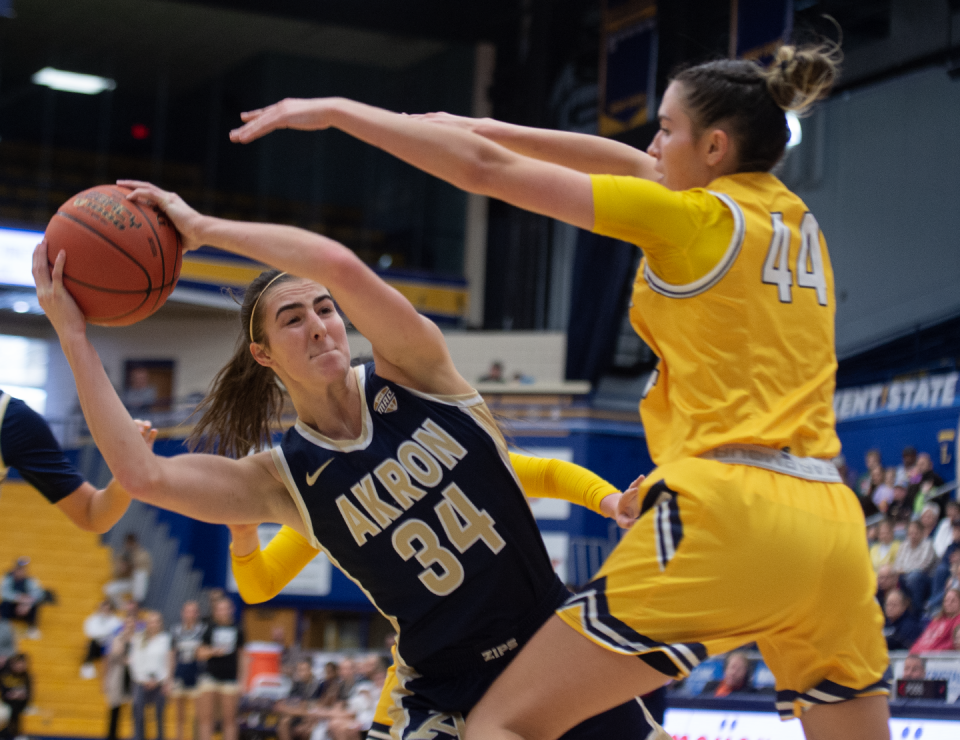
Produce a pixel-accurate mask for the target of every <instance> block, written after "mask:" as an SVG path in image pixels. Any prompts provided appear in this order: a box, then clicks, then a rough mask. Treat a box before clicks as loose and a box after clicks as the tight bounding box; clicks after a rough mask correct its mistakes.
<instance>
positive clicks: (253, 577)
mask: <svg viewBox="0 0 960 740" xmlns="http://www.w3.org/2000/svg"><path fill="white" fill-rule="evenodd" d="M393 403H396V401H395V400H394V401H393ZM510 464H511V466H512V467H513V469H514V472H515V473H516V475H517V479H518V481H519V482H520V486H521V488H522V489H523V491H524V493H525V494H526V495H527V496H528V497H529V498H560V499H564V500H567V501H571V502H572V503H575V504H578V505H580V506H584V507H586V508H588V509H591V510H592V511H594V512H596V513H598V514H600V515H601V516H609V517H612V518H614V519H617V521H618V523H619V524H620V525H621V526H623V527H624V528H629V527H630V526H632V525H633V522H634V519H633V518H631V517H627V516H618V514H617V506H616V505H617V503H619V499H620V492H619V491H618V490H617V489H616V487H614V486H613V485H611V484H610V483H608V482H607V481H605V480H604V479H603V478H601V477H600V476H598V475H596V474H595V473H593V472H591V471H589V470H587V469H586V468H582V467H580V466H579V465H575V464H574V463H570V462H566V461H563V460H554V459H547V458H539V457H531V456H528V455H521V454H518V453H515V452H511V453H510ZM637 483H639V481H637V482H635V483H634V484H633V486H631V489H628V491H630V492H631V495H632V489H633V487H634V486H636V485H637ZM230 533H231V535H232V538H233V542H232V543H231V545H230V553H231V561H232V567H233V575H234V578H235V580H236V582H237V590H238V591H239V593H240V596H241V597H242V598H243V600H244V601H245V602H247V603H248V604H259V603H263V602H264V601H268V600H270V599H272V598H273V597H274V596H276V595H277V594H279V593H280V591H281V589H283V587H284V586H286V585H287V584H288V583H289V582H290V581H291V580H292V579H293V578H294V576H296V575H297V573H299V572H300V571H301V570H303V568H304V567H305V566H306V565H307V563H309V562H310V561H311V560H313V559H314V558H315V557H316V556H317V555H318V554H319V553H320V550H319V549H317V548H315V547H313V545H311V544H310V542H308V541H307V540H306V539H305V538H304V537H303V536H302V535H300V534H299V533H297V532H296V530H294V529H291V528H290V527H287V526H284V527H281V528H280V531H279V532H277V534H276V535H275V536H274V537H273V539H272V540H270V543H269V544H268V545H267V547H266V549H264V550H261V549H260V539H259V537H258V535H257V525H255V524H250V525H234V526H231V527H230ZM506 647H509V646H506ZM397 685H398V683H397V676H396V667H395V666H390V668H389V670H388V671H387V679H386V681H385V683H384V686H383V690H382V691H381V692H380V701H379V702H378V704H377V711H376V714H375V716H374V718H373V726H372V727H371V728H370V730H369V732H368V733H367V737H370V738H378V739H379V740H389V739H390V728H391V726H392V724H393V720H392V719H391V717H390V707H392V706H393V704H394V701H393V698H392V697H393V692H394V691H395V690H396V687H397Z"/></svg>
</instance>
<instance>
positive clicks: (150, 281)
mask: <svg viewBox="0 0 960 740" xmlns="http://www.w3.org/2000/svg"><path fill="white" fill-rule="evenodd" d="M57 216H60V218H65V219H67V220H68V221H72V222H73V223H75V224H77V225H78V226H82V227H83V228H84V229H86V230H87V231H89V232H90V233H91V234H96V235H97V236H99V237H100V238H101V239H103V240H104V241H105V242H106V243H107V244H109V245H110V246H111V247H113V248H114V249H116V250H117V251H118V252H120V254H122V255H123V256H124V257H126V258H127V259H128V260H130V261H131V262H132V263H133V264H135V265H136V266H137V267H139V268H140V270H141V271H142V272H143V274H144V277H146V278H147V288H146V289H145V290H142V291H135V292H143V293H151V292H152V291H153V279H152V278H151V276H150V273H149V272H148V271H147V269H146V268H145V267H144V266H143V265H141V264H140V262H139V260H137V259H136V258H135V257H134V256H133V255H132V254H130V253H129V252H127V250H125V249H124V248H123V247H121V246H120V245H119V244H117V243H115V242H114V241H113V240H111V239H110V238H109V237H107V236H104V235H103V234H101V233H100V232H99V231H97V230H96V229H95V228H93V227H92V226H91V225H90V224H87V223H85V222H84V221H82V220H81V219H79V218H77V217H76V216H73V215H71V214H69V213H63V212H62V211H57V212H56V213H55V214H54V216H53V217H54V218H56V217H57ZM47 228H49V227H47ZM49 261H50V258H49V257H47V262H49Z"/></svg>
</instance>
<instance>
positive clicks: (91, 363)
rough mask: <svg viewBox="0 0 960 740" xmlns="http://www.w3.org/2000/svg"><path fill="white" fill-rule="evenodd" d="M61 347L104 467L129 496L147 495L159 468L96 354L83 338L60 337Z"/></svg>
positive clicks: (156, 481) (154, 481) (156, 480)
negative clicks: (107, 468) (105, 464)
mask: <svg viewBox="0 0 960 740" xmlns="http://www.w3.org/2000/svg"><path fill="white" fill-rule="evenodd" d="M61 344H62V346H63V351H64V354H65V355H66V357H67V361H68V362H69V363H70V367H71V369H72V370H73V375H74V378H75V380H76V382H77V394H78V395H79V397H80V406H81V408H82V409H83V415H84V418H85V419H86V421H87V426H88V427H89V428H90V434H91V435H92V436H93V439H94V441H95V442H96V444H97V447H98V448H99V449H100V452H101V454H102V455H103V457H104V460H106V462H107V466H108V467H109V468H110V470H111V472H113V474H114V476H115V478H116V480H117V481H119V482H120V485H122V487H123V488H124V489H126V491H128V492H129V493H130V494H131V495H133V496H135V497H137V498H142V497H144V496H145V495H148V494H149V493H150V492H151V491H152V490H153V489H155V488H156V486H157V483H158V481H159V478H160V470H159V466H158V465H157V461H156V458H155V456H154V454H153V453H152V452H151V451H150V449H149V448H148V447H147V444H146V442H144V440H143V438H142V437H141V436H140V430H139V428H138V427H137V425H136V423H135V422H134V420H133V419H132V418H131V417H130V414H129V413H127V410H126V408H124V405H123V402H122V401H121V400H120V397H119V396H118V395H117V392H116V390H115V389H114V387H113V385H112V384H111V383H110V378H108V377H107V373H106V371H105V370H104V369H103V364H102V363H101V361H100V357H99V355H98V354H97V351H96V350H95V349H94V348H93V345H92V344H91V343H90V341H89V340H88V339H87V337H86V335H81V336H71V337H66V338H64V337H61Z"/></svg>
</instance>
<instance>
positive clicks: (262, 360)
mask: <svg viewBox="0 0 960 740" xmlns="http://www.w3.org/2000/svg"><path fill="white" fill-rule="evenodd" d="M250 354H251V355H253V360H254V362H256V363H257V364H258V365H263V366H264V367H273V359H272V358H271V357H270V355H269V354H267V350H266V349H264V347H263V345H260V344H257V343H256V342H250Z"/></svg>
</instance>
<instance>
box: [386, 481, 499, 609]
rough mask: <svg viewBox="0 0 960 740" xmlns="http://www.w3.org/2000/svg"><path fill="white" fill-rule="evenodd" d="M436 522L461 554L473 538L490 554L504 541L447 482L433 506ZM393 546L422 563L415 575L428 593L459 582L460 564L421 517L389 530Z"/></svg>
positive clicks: (489, 520) (444, 592)
mask: <svg viewBox="0 0 960 740" xmlns="http://www.w3.org/2000/svg"><path fill="white" fill-rule="evenodd" d="M434 510H435V511H436V512H437V516H438V517H439V518H440V525H441V526H442V527H443V531H444V532H445V533H446V535H447V539H448V540H449V541H450V542H451V543H452V544H453V546H454V547H455V548H456V549H457V552H459V553H460V554H461V555H462V554H463V553H465V552H466V551H467V549H468V548H470V547H472V546H473V545H474V544H476V543H477V542H481V541H482V542H483V544H485V545H486V546H487V547H489V548H490V550H492V551H493V553H494V554H496V553H498V552H500V551H501V550H502V549H503V548H504V545H506V544H507V543H506V542H505V541H504V539H503V537H501V536H500V534H499V533H498V532H497V530H496V529H494V524H495V522H494V521H493V517H492V516H490V515H489V514H488V513H487V512H486V511H484V510H483V509H478V508H477V507H476V505H475V504H474V503H473V502H472V501H471V500H470V499H468V498H467V496H466V494H465V493H464V492H463V491H461V490H460V488H459V487H458V486H457V485H456V484H455V483H451V484H450V485H449V486H447V487H446V488H445V489H444V490H443V501H441V502H440V503H439V504H437V505H436V506H435V507H434ZM393 549H394V550H396V551H397V554H398V555H399V556H400V557H401V558H403V559H404V560H409V559H410V558H412V557H416V558H417V562H419V563H420V565H422V566H423V567H424V570H423V571H421V573H420V575H419V578H420V581H421V582H422V583H423V585H424V586H426V587H427V590H429V591H430V592H431V593H435V594H436V595H437V596H447V595H448V594H451V593H453V592H454V591H455V590H456V589H457V588H458V587H459V586H460V584H461V583H463V578H464V571H463V566H462V565H461V564H460V561H459V560H458V559H457V556H456V555H454V554H453V552H452V551H451V550H449V549H448V548H446V547H444V546H443V545H441V544H440V538H439V537H437V534H436V533H435V532H434V531H433V529H431V528H430V525H429V524H427V523H426V522H425V521H423V519H408V520H407V521H405V522H404V523H403V524H401V525H400V526H399V527H397V528H396V530H394V532H393Z"/></svg>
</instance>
